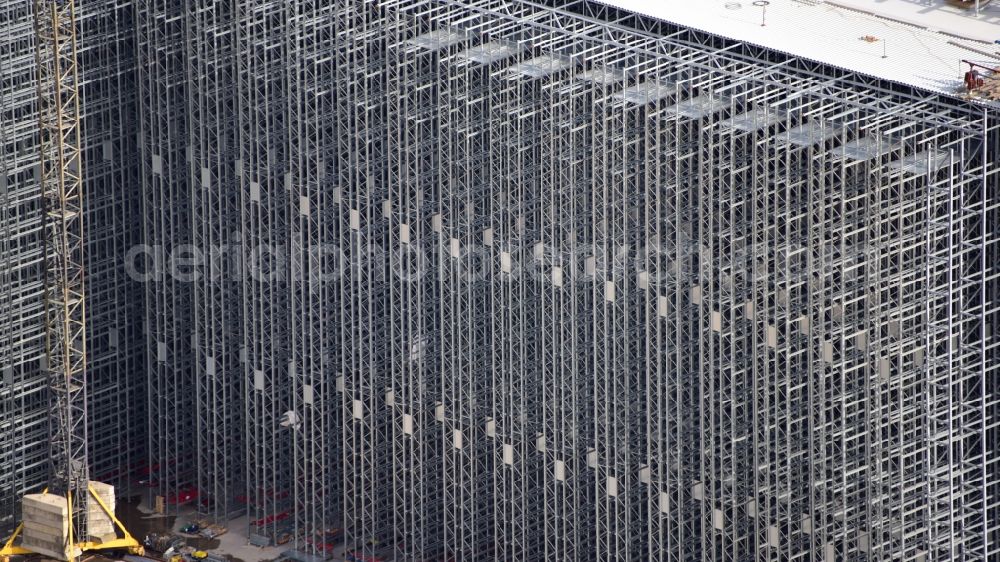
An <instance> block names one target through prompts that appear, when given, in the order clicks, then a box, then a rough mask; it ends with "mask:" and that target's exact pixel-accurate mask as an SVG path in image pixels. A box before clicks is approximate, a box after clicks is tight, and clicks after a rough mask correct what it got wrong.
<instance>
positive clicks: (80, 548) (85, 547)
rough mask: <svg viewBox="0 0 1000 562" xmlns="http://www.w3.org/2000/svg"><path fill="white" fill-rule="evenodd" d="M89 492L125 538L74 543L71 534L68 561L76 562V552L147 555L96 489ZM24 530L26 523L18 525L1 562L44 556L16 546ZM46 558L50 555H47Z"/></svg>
mask: <svg viewBox="0 0 1000 562" xmlns="http://www.w3.org/2000/svg"><path fill="white" fill-rule="evenodd" d="M87 490H88V491H89V492H90V496H91V498H92V499H93V500H94V501H96V502H97V504H98V505H100V506H101V509H102V510H104V513H106V514H107V515H108V517H110V518H111V520H112V521H113V522H114V524H115V526H116V527H118V530H120V531H121V532H122V534H123V535H124V537H122V538H119V539H115V540H111V541H104V542H92V541H82V542H72V534H71V537H70V541H71V545H72V546H68V547H67V549H66V552H67V555H66V559H67V560H68V561H69V562H74V561H75V559H76V556H75V555H74V554H73V553H75V552H102V551H104V552H106V551H109V550H124V551H126V552H128V553H129V554H135V555H138V556H142V555H143V554H145V550H144V549H143V548H142V545H141V544H139V541H137V540H135V537H133V536H132V535H131V534H130V533H129V532H128V529H126V528H125V525H123V524H122V522H121V521H119V520H118V518H117V517H115V514H114V513H113V512H112V511H111V510H110V509H108V506H107V505H106V504H105V503H104V502H103V501H102V500H101V498H100V496H98V495H97V493H96V492H95V491H94V489H93V488H91V487H90V486H88V487H87ZM47 492H48V490H47V489H46V490H44V491H43V492H42V493H43V494H44V493H47ZM66 501H67V502H70V499H69V497H67V498H66ZM70 508H72V506H70ZM69 513H73V510H72V509H70V510H69ZM71 523H72V522H71ZM23 528H24V523H21V524H20V525H18V526H17V529H15V530H14V534H12V535H11V536H10V538H9V539H7V542H6V543H4V545H3V547H2V548H0V562H9V560H10V557H11V556H31V555H36V554H37V555H42V553H39V552H35V551H33V550H31V549H30V548H25V547H23V546H21V545H15V544H14V542H15V541H16V540H17V537H18V536H20V534H21V530H22V529H23ZM70 529H72V524H71V525H70ZM44 556H48V555H47V554H46V555H44Z"/></svg>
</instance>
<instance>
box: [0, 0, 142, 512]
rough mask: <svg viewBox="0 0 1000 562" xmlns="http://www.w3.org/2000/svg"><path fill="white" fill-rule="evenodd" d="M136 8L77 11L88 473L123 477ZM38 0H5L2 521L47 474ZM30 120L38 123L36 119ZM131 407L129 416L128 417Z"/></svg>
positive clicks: (135, 316)
mask: <svg viewBox="0 0 1000 562" xmlns="http://www.w3.org/2000/svg"><path fill="white" fill-rule="evenodd" d="M132 9H133V8H132V4H131V2H128V1H121V0H115V1H111V0H107V1H104V0H102V1H98V2H87V4H86V6H84V8H83V9H82V10H81V11H80V13H78V14H77V21H78V28H79V30H80V34H81V39H80V42H79V52H78V57H79V60H80V63H81V65H80V88H81V99H82V102H83V105H82V107H81V117H82V122H83V132H84V137H83V139H82V141H83V142H82V150H83V161H84V166H85V167H86V169H87V170H88V177H87V179H86V180H85V181H86V184H85V197H86V201H85V209H86V211H85V212H86V213H87V216H86V217H85V225H86V228H87V231H86V233H85V238H86V242H85V243H86V244H87V249H86V252H85V253H86V255H87V263H86V276H87V284H88V294H89V295H90V299H91V302H90V303H89V306H88V311H87V312H88V324H89V326H90V330H89V331H88V332H89V333H88V335H87V348H88V360H89V366H88V378H89V392H88V395H89V396H88V399H89V400H88V410H89V413H90V429H89V436H90V440H89V443H90V457H91V459H93V461H94V462H93V463H92V466H91V467H90V468H91V474H92V475H94V476H95V477H98V478H100V479H102V480H104V481H106V482H111V483H120V482H122V481H123V478H124V477H125V476H126V475H127V474H128V472H129V471H130V470H131V469H134V468H136V467H137V466H138V465H139V464H141V463H142V461H143V459H144V458H145V455H144V450H145V447H144V443H143V439H144V437H143V436H144V435H145V433H146V432H145V429H144V425H145V424H144V423H143V421H144V420H142V417H141V415H140V412H141V408H138V407H137V403H138V402H139V399H140V397H141V396H142V395H143V392H142V390H141V386H140V385H139V383H138V382H139V379H138V376H137V375H139V374H140V373H141V369H140V367H139V364H140V362H141V361H142V360H143V357H144V355H145V352H144V350H143V348H142V344H141V320H140V319H141V315H142V310H141V308H140V307H139V306H138V304H139V303H138V299H137V296H138V295H139V294H140V292H139V291H140V287H139V285H138V283H135V282H134V281H133V280H131V279H130V278H129V277H128V276H127V274H126V272H125V269H124V268H123V267H122V266H123V264H124V259H125V255H126V253H127V251H128V249H129V248H131V247H132V246H133V245H135V244H136V243H138V241H139V230H138V226H137V225H136V224H135V223H134V218H135V217H136V216H137V214H138V200H137V197H136V195H137V194H138V191H137V190H136V187H135V184H136V174H135V166H136V164H137V159H136V157H137V154H136V151H135V143H134V142H132V141H131V140H130V135H131V131H132V129H133V128H134V122H135V121H134V120H135V119H136V117H137V115H136V112H135V107H134V106H135V96H134V84H133V83H132V79H133V77H134V59H133V55H132V45H133V38H134V37H133V34H132V33H131V27H130V21H131V17H132ZM31 10H32V2H31V1H29V0H16V1H15V0H8V1H4V2H0V30H2V31H0V84H2V85H0V107H2V112H0V146H2V153H3V156H2V158H0V262H2V266H0V295H2V296H0V428H2V430H0V431H2V433H3V435H4V439H2V440H0V463H2V464H3V466H4V467H6V468H5V469H4V471H3V472H2V474H0V527H6V526H8V525H12V524H13V523H14V522H15V521H16V516H17V509H18V504H19V498H20V497H21V496H22V495H23V494H25V493H32V492H37V491H39V487H40V486H41V485H42V484H43V483H44V482H45V479H46V477H47V472H48V459H47V453H48V444H47V435H48V420H47V419H46V415H45V412H46V410H47V408H48V396H47V393H46V377H45V375H44V373H43V371H42V363H41V361H42V357H43V355H44V335H45V330H44V322H43V318H44V314H43V299H42V292H43V285H44V280H43V277H42V237H41V234H42V232H41V228H42V216H41V202H40V194H41V190H40V188H39V185H38V181H39V175H38V162H39V154H40V152H39V148H38V130H37V125H38V116H37V95H38V85H37V74H36V71H35V59H34V29H33V27H32V11H31ZM33 124H34V129H33V127H32V125H33ZM123 412H125V413H126V414H125V415H123Z"/></svg>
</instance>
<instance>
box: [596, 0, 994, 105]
mask: <svg viewBox="0 0 1000 562" xmlns="http://www.w3.org/2000/svg"><path fill="white" fill-rule="evenodd" d="M598 1H600V2H602V3H604V4H608V5H612V6H617V7H620V8H623V9H626V10H629V11H633V12H636V13H640V14H644V15H647V16H652V17H654V18H657V19H661V20H664V21H668V22H671V23H675V24H677V25H681V26H684V27H689V28H693V29H698V30H701V31H704V32H708V33H712V34H715V35H720V36H723V37H727V38H730V39H735V40H738V41H745V42H747V43H753V44H756V45H760V46H763V47H768V48H771V49H775V50H778V51H782V52H786V53H789V54H791V55H794V56H799V57H804V58H808V59H812V60H815V61H818V62H822V63H826V64H830V65H833V66H837V67H840V68H844V69H847V70H852V71H857V72H861V73H864V74H868V75H871V76H876V77H879V78H884V79H887V80H892V81H895V82H900V83H903V84H908V85H911V86H916V87H919V88H924V89H927V90H930V91H933V92H939V93H946V94H957V93H960V92H961V91H962V85H963V82H962V79H963V76H964V73H965V71H966V70H967V69H968V67H967V66H966V65H964V64H962V62H961V61H962V59H967V60H972V61H974V62H977V63H980V64H984V65H987V66H992V67H1000V44H997V43H994V41H995V40H1000V0H994V1H993V2H992V3H991V5H989V6H986V7H984V8H982V9H981V10H980V15H979V17H976V16H974V14H973V13H972V11H971V10H970V11H966V10H962V9H959V8H954V7H951V6H949V5H948V4H947V3H946V2H945V0H879V1H873V0H836V2H833V1H823V0H770V1H769V2H768V3H767V5H766V6H761V5H759V4H761V2H754V0H598Z"/></svg>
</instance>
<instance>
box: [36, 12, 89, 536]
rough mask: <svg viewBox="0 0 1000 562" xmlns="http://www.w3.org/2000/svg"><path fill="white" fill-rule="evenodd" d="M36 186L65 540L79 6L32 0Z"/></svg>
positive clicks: (75, 400) (71, 417) (83, 413)
mask: <svg viewBox="0 0 1000 562" xmlns="http://www.w3.org/2000/svg"><path fill="white" fill-rule="evenodd" d="M34 9H35V34H36V37H37V38H38V40H37V42H36V44H35V47H36V51H35V52H36V55H35V61H36V65H37V68H38V98H39V104H38V105H39V112H38V113H39V130H40V131H41V134H40V136H41V140H40V147H41V153H42V156H41V159H40V162H41V187H42V212H43V214H44V218H43V221H44V224H43V227H42V229H43V232H44V236H43V238H44V242H45V265H44V267H43V269H44V272H45V339H46V346H45V350H46V363H47V365H46V367H47V369H48V373H49V375H48V380H49V384H48V387H49V401H50V407H49V432H48V437H49V454H50V457H49V459H50V463H51V466H52V468H51V476H50V479H49V491H50V492H51V493H54V494H57V495H59V496H65V497H66V498H67V501H68V502H69V504H68V505H69V509H70V511H69V514H70V525H71V529H70V534H69V540H70V543H72V542H73V540H74V537H76V538H77V540H85V539H86V538H87V537H88V531H87V505H88V503H90V502H89V495H90V494H89V493H88V489H89V486H90V477H89V470H90V463H89V461H88V456H87V330H86V326H87V321H86V307H85V304H86V291H85V288H84V269H85V268H84V242H83V236H84V226H83V224H84V217H83V200H84V196H83V156H82V150H81V133H80V121H81V119H80V76H79V72H78V69H77V46H76V33H77V21H76V4H75V3H74V2H72V1H69V2H45V1H36V2H35V6H34Z"/></svg>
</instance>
